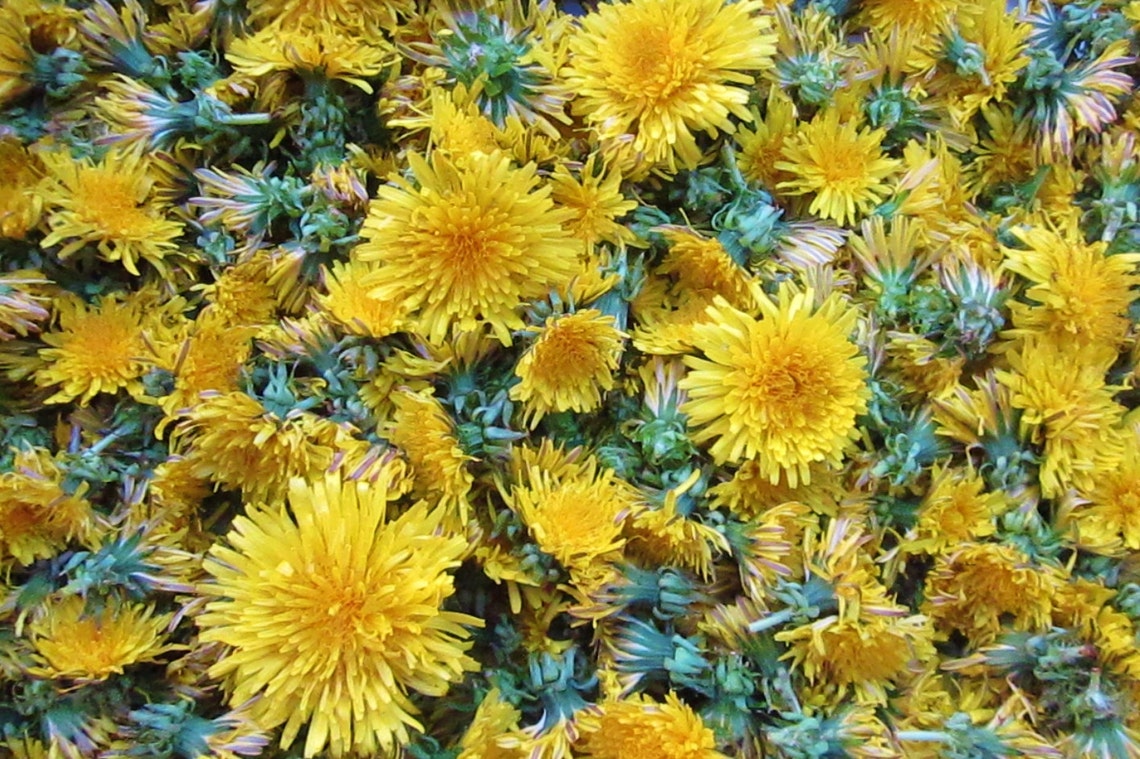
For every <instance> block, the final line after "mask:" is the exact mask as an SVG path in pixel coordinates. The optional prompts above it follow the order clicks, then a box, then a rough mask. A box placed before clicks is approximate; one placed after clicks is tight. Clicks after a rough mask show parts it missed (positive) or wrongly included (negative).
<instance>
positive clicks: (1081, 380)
mask: <svg viewBox="0 0 1140 759" xmlns="http://www.w3.org/2000/svg"><path fill="white" fill-rule="evenodd" d="M1114 358H1115V354H1114V353H1111V352H1108V353H1105V352H1102V351H1092V350H1084V351H1065V350H1061V349H1059V348H1057V347H1056V346H1055V345H1053V344H1052V343H1050V342H1041V341H1036V340H1035V341H1029V342H1027V343H1026V344H1025V345H1024V346H1023V348H1022V350H1021V351H1020V352H1018V353H1011V354H1009V363H1010V366H1011V367H1012V369H1013V371H1009V372H997V379H998V381H999V382H1000V383H1002V384H1003V385H1005V386H1006V387H1008V388H1009V389H1010V390H1011V391H1012V406H1013V408H1016V409H1021V410H1022V415H1021V430H1022V432H1023V434H1026V435H1027V436H1029V437H1030V439H1031V440H1032V441H1033V442H1035V443H1037V444H1039V445H1041V446H1042V449H1043V454H1044V457H1043V460H1042V462H1041V470H1040V473H1039V479H1040V482H1041V493H1042V495H1044V496H1045V497H1046V498H1052V497H1054V496H1058V495H1060V494H1062V493H1064V492H1065V491H1066V490H1068V489H1069V488H1070V487H1078V488H1083V489H1089V488H1091V487H1093V485H1094V481H1093V473H1094V472H1095V471H1097V470H1098V469H1100V470H1103V469H1108V468H1112V467H1115V466H1117V465H1118V464H1119V461H1120V457H1121V455H1122V454H1123V440H1122V438H1121V437H1120V436H1119V435H1118V434H1115V429H1116V427H1118V425H1119V424H1120V423H1121V421H1122V420H1123V418H1124V407H1123V406H1121V405H1120V404H1118V403H1117V402H1116V401H1115V400H1114V399H1113V396H1114V394H1115V393H1116V391H1117V390H1119V388H1117V387H1114V386H1110V385H1107V384H1106V383H1105V374H1106V373H1107V372H1108V368H1109V366H1111V364H1112V362H1113V359H1114Z"/></svg>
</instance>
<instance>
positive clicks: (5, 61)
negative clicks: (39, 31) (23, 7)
mask: <svg viewBox="0 0 1140 759" xmlns="http://www.w3.org/2000/svg"><path fill="white" fill-rule="evenodd" d="M31 35H32V30H31V28H30V27H29V26H28V21H27V19H26V18H25V16H24V14H23V13H21V12H20V10H19V9H18V8H17V7H16V6H15V4H14V3H5V4H4V5H3V6H2V7H0V104H7V103H9V102H11V101H14V100H16V98H18V97H20V96H21V95H23V94H25V93H26V92H28V91H29V90H30V89H32V86H33V81H34V80H33V77H32V75H33V73H34V68H35V52H36V51H35V48H34V47H32V37H31Z"/></svg>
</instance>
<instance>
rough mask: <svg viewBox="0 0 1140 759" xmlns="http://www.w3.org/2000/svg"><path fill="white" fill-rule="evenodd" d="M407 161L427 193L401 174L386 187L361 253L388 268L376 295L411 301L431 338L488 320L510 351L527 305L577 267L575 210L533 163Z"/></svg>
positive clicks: (376, 278) (374, 282)
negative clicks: (553, 192)
mask: <svg viewBox="0 0 1140 759" xmlns="http://www.w3.org/2000/svg"><path fill="white" fill-rule="evenodd" d="M408 162H409V164H410V165H411V168H412V171H413V172H414V174H415V176H416V178H417V180H418V182H419V188H418V189H417V188H416V187H415V186H414V185H412V184H411V183H410V182H408V181H407V180H405V179H402V178H400V177H393V183H392V184H389V185H387V186H384V187H381V188H380V189H379V191H378V194H377V199H376V200H375V201H374V202H373V203H372V205H371V208H370V209H369V213H368V218H367V219H366V220H365V222H364V227H363V230H362V231H361V236H362V237H364V239H365V242H364V243H363V244H362V245H360V246H359V247H357V248H356V250H355V255H356V256H357V257H358V258H359V259H360V260H361V261H366V262H378V263H379V264H380V265H379V267H378V269H377V271H376V272H375V273H374V274H373V275H371V277H370V279H369V281H368V282H367V284H369V285H371V286H373V287H374V288H375V289H374V291H373V295H374V297H378V298H381V299H383V300H386V301H395V300H403V301H404V303H405V305H406V307H407V308H408V309H409V310H410V311H412V317H411V318H413V319H414V320H415V321H416V323H417V324H418V325H419V328H420V330H419V331H421V332H422V333H423V334H425V335H426V336H427V337H428V338H429V339H430V340H432V341H433V342H437V343H438V342H442V341H443V340H444V338H446V337H447V336H448V334H449V333H450V332H453V331H460V332H466V331H472V330H474V329H475V328H476V327H477V326H478V324H479V323H480V322H485V323H487V324H489V325H491V327H492V329H493V331H494V333H495V336H496V337H497V338H498V339H499V341H500V342H502V343H503V344H504V345H509V344H510V343H511V330H513V329H522V328H523V326H524V324H523V321H522V319H521V318H520V317H519V314H518V313H517V311H518V308H519V306H520V305H521V304H522V303H525V302H526V301H529V300H532V299H535V298H540V297H543V296H545V295H546V294H547V293H548V292H549V290H550V289H551V288H552V287H553V286H555V285H558V284H564V283H566V282H567V281H568V280H569V279H570V277H571V276H573V274H574V272H575V270H576V264H577V245H576V243H575V241H574V239H573V238H572V237H570V235H569V233H568V232H567V231H566V230H565V229H564V228H563V224H564V223H565V222H566V221H568V220H569V218H570V215H571V213H570V212H569V211H565V210H556V209H555V208H554V206H553V203H552V201H551V200H550V188H549V187H548V186H547V187H541V188H540V187H538V177H537V175H536V173H535V172H536V169H535V166H534V165H533V164H530V165H528V166H526V167H524V168H521V169H516V168H513V167H512V166H511V162H510V159H509V158H507V157H506V156H501V155H500V156H496V157H492V158H488V159H486V160H483V161H477V162H474V163H473V164H471V165H470V166H468V167H466V168H459V167H456V166H455V165H453V164H451V163H450V162H448V161H446V160H444V159H442V158H440V157H437V156H433V157H432V163H431V164H430V165H429V164H428V162H427V161H425V160H424V159H423V158H421V157H420V156H418V155H416V154H414V153H412V154H409V156H408Z"/></svg>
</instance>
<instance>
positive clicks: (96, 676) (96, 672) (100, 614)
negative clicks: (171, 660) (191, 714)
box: [28, 596, 172, 680]
mask: <svg viewBox="0 0 1140 759" xmlns="http://www.w3.org/2000/svg"><path fill="white" fill-rule="evenodd" d="M87 603H88V602H87V601H85V599H84V598H83V597H82V596H68V597H67V598H65V599H63V600H62V601H59V602H56V603H54V604H52V605H51V606H50V607H49V608H48V610H47V613H46V614H45V615H44V616H43V617H41V618H40V619H37V620H35V621H34V622H32V623H31V624H30V625H29V626H28V631H29V633H30V634H31V639H32V645H33V647H34V648H35V650H36V654H37V656H36V658H37V659H38V660H39V662H40V665H39V666H37V667H35V668H33V670H32V671H33V672H34V673H35V674H38V675H43V676H47V677H57V678H59V677H66V678H74V679H77V680H105V679H107V678H108V677H110V676H111V675H114V674H122V673H123V668H124V667H129V666H130V665H132V664H138V663H139V662H147V661H154V659H155V658H157V657H158V656H161V655H162V654H163V653H165V652H166V651H169V650H171V648H172V646H169V645H164V644H163V628H165V627H166V626H167V625H168V624H169V622H170V617H171V615H170V614H159V615H155V614H154V608H153V607H149V606H143V605H142V604H126V603H124V604H121V605H119V604H115V603H113V602H111V601H108V602H107V605H106V606H104V607H102V608H100V609H96V610H94V611H92V610H89V609H88V608H87Z"/></svg>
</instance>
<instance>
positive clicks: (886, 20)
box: [860, 0, 958, 39]
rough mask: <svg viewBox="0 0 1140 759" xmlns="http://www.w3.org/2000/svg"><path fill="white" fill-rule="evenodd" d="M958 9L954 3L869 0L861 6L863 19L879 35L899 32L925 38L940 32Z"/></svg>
mask: <svg viewBox="0 0 1140 759" xmlns="http://www.w3.org/2000/svg"><path fill="white" fill-rule="evenodd" d="M957 7H958V3H957V2H956V0H868V2H865V3H863V4H862V5H861V6H860V8H861V9H862V14H861V16H862V18H864V19H865V20H866V22H867V24H868V26H870V27H871V28H872V29H874V30H875V31H876V32H878V33H879V34H882V35H887V34H890V33H891V32H892V31H894V30H895V29H901V30H904V31H914V32H918V33H920V34H921V35H922V36H923V37H926V38H928V39H929V38H932V37H933V36H934V35H936V34H938V33H939V32H941V31H942V29H943V28H944V27H945V26H946V25H947V24H948V22H949V21H950V17H951V15H952V14H953V13H954V11H955V10H956V9H957Z"/></svg>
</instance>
